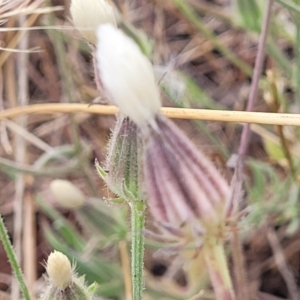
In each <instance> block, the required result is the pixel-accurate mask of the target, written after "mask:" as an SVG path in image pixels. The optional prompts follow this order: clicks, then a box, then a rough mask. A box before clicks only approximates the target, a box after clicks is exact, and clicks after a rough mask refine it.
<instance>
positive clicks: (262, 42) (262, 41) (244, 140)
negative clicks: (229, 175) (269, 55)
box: [238, 0, 273, 157]
mask: <svg viewBox="0 0 300 300" xmlns="http://www.w3.org/2000/svg"><path fill="white" fill-rule="evenodd" d="M272 4H273V0H268V2H267V6H266V11H265V14H264V18H263V24H262V30H261V35H260V38H259V43H258V50H257V56H256V61H255V67H254V72H253V78H252V84H251V89H250V94H249V98H248V103H247V108H246V110H247V111H252V110H253V108H254V105H255V102H256V99H257V93H258V85H259V80H260V75H261V72H262V67H263V61H264V57H265V47H266V40H267V34H268V27H269V22H270V16H271V7H272ZM249 138H250V125H248V124H246V125H244V128H243V132H242V136H241V143H240V148H239V151H238V154H239V156H240V157H243V156H244V155H245V154H246V152H247V148H248V145H249Z"/></svg>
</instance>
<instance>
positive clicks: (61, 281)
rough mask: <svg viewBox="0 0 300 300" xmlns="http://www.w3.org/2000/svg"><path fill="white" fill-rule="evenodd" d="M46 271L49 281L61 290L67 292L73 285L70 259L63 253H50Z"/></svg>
mask: <svg viewBox="0 0 300 300" xmlns="http://www.w3.org/2000/svg"><path fill="white" fill-rule="evenodd" d="M46 271H47V274H48V276H49V280H50V281H51V282H52V283H53V284H54V285H55V286H56V287H58V288H59V289H60V290H62V291H63V290H65V289H66V288H67V287H68V286H70V285H71V283H72V275H73V274H72V272H73V271H72V267H71V263H70V261H69V259H68V258H67V257H66V256H65V255H64V254H62V253H61V252H58V251H54V252H52V253H50V255H49V257H48V260H47V265H46Z"/></svg>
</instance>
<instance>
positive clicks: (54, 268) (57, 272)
mask: <svg viewBox="0 0 300 300" xmlns="http://www.w3.org/2000/svg"><path fill="white" fill-rule="evenodd" d="M46 271H47V274H48V277H49V286H48V287H47V289H46V291H45V293H44V294H43V295H42V296H41V298H40V299H41V300H92V297H93V295H92V292H90V291H89V289H88V287H86V286H85V284H84V278H78V277H77V275H76V273H75V272H74V269H73V268H72V266H71V263H70V261H69V259H68V258H67V256H65V255H64V254H62V253H61V252H58V251H54V252H52V253H51V254H50V255H49V257H48V260H47V264H46Z"/></svg>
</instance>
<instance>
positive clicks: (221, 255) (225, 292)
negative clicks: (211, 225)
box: [203, 237, 235, 300]
mask: <svg viewBox="0 0 300 300" xmlns="http://www.w3.org/2000/svg"><path fill="white" fill-rule="evenodd" d="M203 253H204V258H205V261H206V264H207V268H208V271H209V275H210V279H211V283H212V285H213V288H214V291H215V294H216V299H217V300H235V295H234V291H233V287H232V281H231V277H230V274H229V269H228V265H227V260H226V255H225V251H224V245H223V241H222V240H220V239H218V238H216V237H211V238H209V239H208V240H207V241H206V243H205V244H204V246H203Z"/></svg>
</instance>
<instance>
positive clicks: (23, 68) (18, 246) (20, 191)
mask: <svg viewBox="0 0 300 300" xmlns="http://www.w3.org/2000/svg"><path fill="white" fill-rule="evenodd" d="M18 21H19V25H20V26H22V25H23V24H24V23H25V22H26V17H25V16H20V17H19V20H18ZM19 48H20V49H21V50H24V49H27V48H28V34H27V33H25V34H24V36H23V37H21V38H20V41H19ZM27 61H28V54H27V53H19V57H18V69H19V77H18V105H19V106H24V105H27V104H28V74H27ZM26 123H27V116H21V117H20V119H19V120H18V124H19V125H20V126H21V127H26ZM15 147H16V150H15V160H16V162H17V163H21V164H22V163H24V162H25V160H26V142H25V140H24V139H23V137H22V136H21V135H16V138H15ZM15 189H16V192H15V198H14V234H13V236H14V248H15V251H16V257H17V259H18V261H19V262H20V265H21V266H22V256H23V255H22V254H23V253H22V251H23V250H25V251H28V250H27V249H24V248H23V240H22V238H23V225H24V223H23V205H24V202H23V201H24V189H25V182H24V176H23V174H18V175H17V178H16V184H15ZM24 238H26V237H24ZM26 255H27V252H26V253H25V257H26ZM18 284H20V283H19V282H16V281H15V280H13V281H12V286H11V297H12V299H19V293H20V291H19V286H18Z"/></svg>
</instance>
